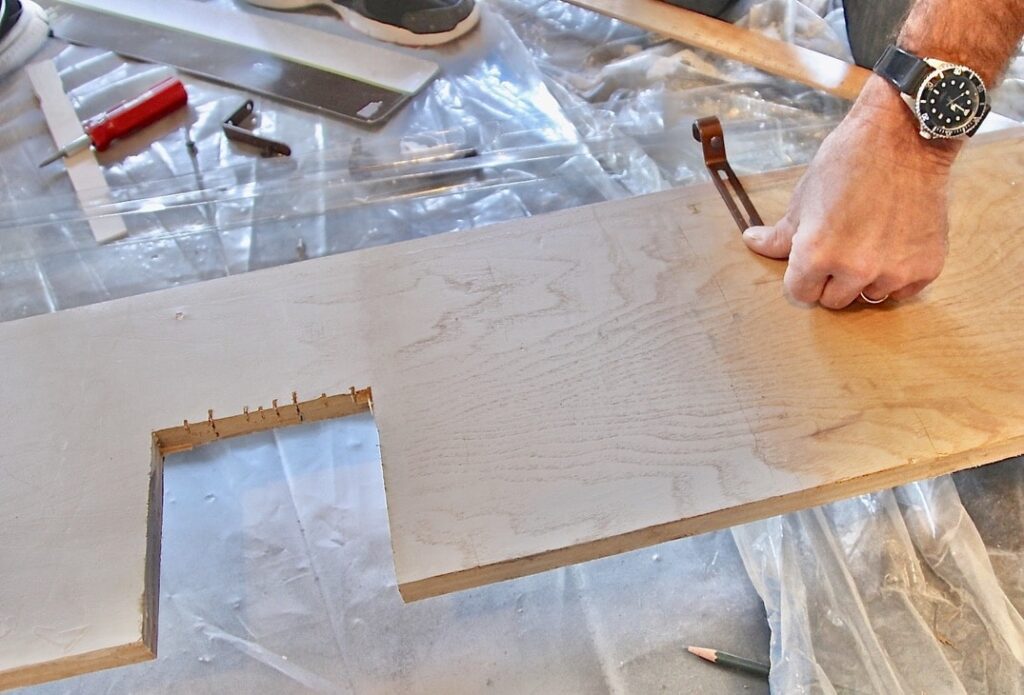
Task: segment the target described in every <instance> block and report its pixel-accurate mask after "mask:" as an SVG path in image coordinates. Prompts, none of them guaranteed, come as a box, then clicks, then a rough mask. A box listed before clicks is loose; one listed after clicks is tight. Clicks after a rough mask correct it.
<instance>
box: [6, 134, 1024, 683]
mask: <svg viewBox="0 0 1024 695" xmlns="http://www.w3.org/2000/svg"><path fill="white" fill-rule="evenodd" d="M964 160H965V161H964V162H963V163H962V164H961V165H960V172H959V175H958V177H957V185H956V194H957V198H956V204H955V205H954V209H953V210H954V212H953V215H954V234H953V239H952V242H953V252H952V255H951V259H950V263H949V265H948V267H947V270H946V272H945V273H944V275H943V276H942V278H941V279H940V281H939V282H938V283H937V284H936V285H935V287H934V288H933V289H932V290H930V291H929V293H928V294H927V295H926V297H925V299H924V300H923V301H920V302H911V303H907V304H904V305H902V306H899V307H895V306H890V307H885V308H883V309H881V310H877V309H873V310H861V311H848V312H841V313H830V312H826V311H810V310H803V309H798V308H795V307H792V306H790V305H789V304H788V303H786V301H785V300H784V299H783V298H782V295H781V291H780V279H781V276H782V268H783V266H782V264H781V263H778V262H773V261H768V260H764V259H760V258H757V257H755V256H753V255H751V254H750V253H749V252H747V251H746V249H745V248H744V247H743V246H742V243H741V241H740V239H739V238H738V235H737V233H736V230H735V228H734V226H733V222H732V220H731V218H730V217H729V215H728V213H727V212H726V210H725V208H724V206H723V205H722V203H721V201H719V200H718V199H717V197H716V194H715V192H714V191H713V189H711V188H710V187H695V188H690V189H682V190H675V191H668V192H665V193H660V194H656V195H653V196H647V197H644V198H638V199H633V200H627V201H615V202H609V203H604V204H601V205H597V206H591V207H586V208H580V209H576V210H570V211H565V212H561V213H556V214H552V215H545V216H541V217H537V218H532V219H527V220H520V221H515V222H511V223H506V224H502V225H497V226H494V227H491V228H488V229H486V230H481V231H476V232H463V233H457V234H450V235H444V236H439V237H430V238H426V239H421V240H416V241H411V242H406V243H402V244H396V245H393V246H387V247H381V248H375V249H368V250H365V251H360V252H356V253H351V254H345V255H340V256H334V257H330V258H323V259H318V260H313V261H307V262H304V263H300V264H295V265H289V266H284V267H280V268H274V269H270V270H264V271H259V272H255V273H250V274H247V275H242V276H236V277H231V278H225V279H223V280H214V281H210V282H207V283H203V284H200V285H193V286H189V287H184V288H179V289H174V290H167V291H163V292H158V293H153V294H149V295H142V296H137V297H131V298H127V299H123V300H118V301H114V302H109V303H105V304H99V305H93V306H88V307H82V308H79V309H74V310H70V311H65V312H60V313H57V314H51V315H46V316H39V317H34V318H29V319H24V320H20V321H15V322H12V323H8V324H3V325H0V360H2V363H3V364H4V371H3V376H2V377H0V397H2V399H3V402H4V403H5V404H7V406H8V408H7V413H6V414H5V417H4V418H3V419H2V420H0V441H2V442H3V444H4V446H3V449H2V450H0V628H2V629H0V687H10V686H13V685H18V684H25V683H31V682H37V681H40V680H46V679H51V678H58V677H62V676H65V675H68V674H70V673H75V672H79V671H85V670H91V669H95V668H102V667H104V666H112V665H118V664H121V663H125V662H128V661H134V660H137V659H141V658H146V657H147V656H148V655H150V654H151V652H152V650H153V648H154V646H155V636H156V631H155V622H156V597H157V580H158V573H157V571H156V570H157V562H158V559H159V523H160V507H161V505H160V500H161V495H160V489H161V488H160V479H161V470H162V469H161V465H162V453H163V452H165V451H166V452H170V451H176V450H181V449H182V448H187V447H189V446H194V445H198V444H202V443H203V442H205V441H209V440H211V439H216V438H219V437H225V436H233V435H235V434H240V433H243V432H246V431H255V430H258V429H263V428H266V427H268V426H274V425H277V424H280V425H287V424H292V423H295V422H299V421H303V420H311V419H323V418H326V417H334V416H341V415H345V414H348V413H351V412H357V411H359V410H362V409H365V408H367V407H370V406H371V404H372V407H373V411H374V415H375V417H376V421H377V425H378V428H379V430H380V439H381V448H382V458H383V468H384V481H385V487H386V490H387V494H388V509H389V515H390V523H391V529H392V543H393V547H394V551H395V566H396V574H397V580H398V583H399V588H400V590H401V592H402V594H403V596H404V597H405V598H407V599H414V598H422V597H425V596H430V595H434V594H438V593H442V592H445V591H451V590H454V589H458V588H463V587H468V586H476V585H479V584H482V583H486V582H489V581H496V580H500V579H506V578H509V577H514V576H519V575H522V574H527V573H530V572H535V571H540V570H543V569H548V568H551V567H555V566H558V565H562V564H566V563H569V562H577V561H580V560H586V559H590V558H594V557H599V556H602V555H607V554H610V553H615V552H620V551H624V550H629V549H633V548H636V547H640V546H642V545H645V544H649V543H654V542H658V541H661V540H666V539H669V538H675V537H679V536H681V535H685V534H688V533H695V532H698V531H703V530H707V529H711V528H718V527H722V526H726V525H729V524H732V523H736V522H738V521H744V520H747V519H751V518H755V517H758V516H765V515H771V514H777V513H780V512H784V511H787V510H791V509H796V508H799V507H805V506H809V505H813V504H818V503H820V502H824V501H827V500H831V499H836V498H839V497H843V496H846V495H850V494H854V493H858V492H863V491H865V490H869V489H877V488H882V487H886V486H890V485H894V484H897V483H902V482H906V481H908V480H913V479H916V478H920V477H925V476H929V475H936V474H939V473H942V472H946V471H949V470H954V469H957V468H963V467H967V466H971V465H978V464H982V463H987V462H991V461H994V460H999V459H1002V458H1006V457H1009V456H1011V455H1014V454H1018V453H1021V451H1024V398H1022V397H1021V394H1022V393H1024V375H1022V369H1021V367H1020V365H1021V364H1022V363H1024V340H1021V338H1022V337H1024V335H1022V328H1021V326H1022V325H1024V286H1022V284H1021V283H1020V282H1019V277H1018V276H1019V273H1020V268H1021V267H1022V264H1024V248H1022V246H1021V245H1020V244H1018V243H1016V241H1017V239H1018V237H1019V236H1020V232H1021V231H1022V228H1021V222H1020V220H1022V219H1024V214H1022V213H1024V209H1022V207H1024V202H1022V198H1021V196H1020V193H1019V191H1020V185H1021V182H1022V181H1024V141H1021V140H1020V139H1017V140H1013V141H1005V140H1004V141H1002V142H998V143H996V144H993V145H987V146H981V147H975V148H972V149H971V150H969V151H968V153H967V154H966V156H965V158H964ZM796 175H797V172H790V173H785V174H779V175H769V176H765V177H760V178H757V179H751V180H749V181H748V186H749V188H750V189H751V190H752V194H753V196H754V198H755V200H756V201H757V202H758V203H759V205H760V207H761V208H762V213H763V214H764V215H765V216H766V217H768V218H769V219H770V218H772V217H774V216H776V215H778V214H779V213H780V211H781V210H782V209H783V207H784V204H785V201H786V199H787V198H788V194H789V191H790V189H791V186H792V184H793V182H794V180H795V176H796ZM100 348H102V349H100ZM352 386H355V387H357V389H356V390H354V391H351V390H350V387H352ZM366 386H370V387H372V389H373V390H372V394H371V393H370V391H368V390H363V387H366ZM293 394H294V395H293ZM321 394H326V396H321ZM274 399H277V403H276V404H275V403H274ZM246 404H248V405H249V406H250V407H249V408H248V412H246V411H244V410H243V406H245V405H246ZM257 406H262V410H260V409H259V408H258V407H257ZM211 411H212V412H211ZM184 418H189V420H190V422H189V424H188V425H187V426H186V425H185V424H183V422H182V420H183V419H184ZM151 461H152V464H151ZM151 467H152V475H151ZM151 495H152V500H151V499H150V496H151Z"/></svg>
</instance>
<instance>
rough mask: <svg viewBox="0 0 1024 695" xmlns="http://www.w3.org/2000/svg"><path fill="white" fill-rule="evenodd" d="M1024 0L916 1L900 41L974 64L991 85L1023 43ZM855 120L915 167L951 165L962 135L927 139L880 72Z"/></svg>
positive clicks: (940, 56)
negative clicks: (952, 137)
mask: <svg viewBox="0 0 1024 695" xmlns="http://www.w3.org/2000/svg"><path fill="white" fill-rule="evenodd" d="M1022 34H1024V0H917V2H915V3H914V6H913V7H912V8H911V10H910V13H909V15H908V16H907V19H906V22H905V23H904V25H903V29H902V31H901V32H900V34H899V38H898V39H897V44H898V45H899V46H900V47H901V48H903V49H905V50H908V51H910V52H912V53H914V54H916V55H919V56H922V57H932V58H938V59H940V60H944V61H946V62H950V63H960V64H963V65H967V66H969V67H971V68H973V69H974V70H975V71H976V72H977V73H978V74H979V75H980V76H981V78H982V79H983V80H984V81H985V84H986V85H988V86H989V87H993V86H995V84H996V83H997V81H998V77H999V75H1000V73H1002V71H1003V70H1004V69H1005V67H1006V64H1007V63H1008V62H1009V59H1010V57H1011V56H1012V55H1013V54H1014V52H1015V51H1016V49H1017V46H1018V45H1019V44H1020V40H1021V36H1022ZM851 117H852V118H853V120H857V119H863V120H865V121H866V122H870V123H871V124H872V127H873V129H874V130H875V132H876V133H877V135H878V139H879V140H880V141H881V142H880V144H883V145H888V146H889V147H891V148H893V149H894V150H896V151H897V152H898V153H899V158H900V162H901V163H902V164H904V165H906V166H911V167H928V168H932V169H935V168H939V169H948V168H949V166H951V165H952V163H953V160H954V159H955V158H956V155H957V153H958V152H959V151H960V148H961V147H962V146H963V140H961V139H954V140H924V139H923V138H921V137H919V136H918V135H917V130H918V123H917V119H916V117H915V116H914V115H913V114H912V113H911V111H910V109H908V108H906V106H905V105H904V104H903V102H902V100H901V99H900V97H899V94H898V93H897V91H896V90H895V89H893V88H892V86H891V85H889V83H888V82H886V81H885V80H884V79H882V78H881V77H878V76H877V75H875V76H872V77H871V78H870V79H869V80H868V82H867V84H866V85H865V87H864V90H863V92H862V93H861V96H860V98H858V100H857V102H856V103H855V105H854V107H853V109H852V111H851Z"/></svg>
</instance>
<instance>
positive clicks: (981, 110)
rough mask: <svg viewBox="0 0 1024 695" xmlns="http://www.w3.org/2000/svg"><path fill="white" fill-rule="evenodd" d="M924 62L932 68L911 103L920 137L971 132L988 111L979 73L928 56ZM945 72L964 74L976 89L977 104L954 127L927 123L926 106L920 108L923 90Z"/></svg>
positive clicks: (949, 136) (947, 135) (945, 137)
mask: <svg viewBox="0 0 1024 695" xmlns="http://www.w3.org/2000/svg"><path fill="white" fill-rule="evenodd" d="M925 62H926V63H928V64H929V65H930V66H931V67H932V68H933V69H932V71H931V72H930V73H928V74H927V75H926V76H925V78H924V79H923V80H921V85H920V86H919V87H918V88H917V95H916V96H915V98H914V104H913V108H914V114H915V115H916V116H917V120H918V122H920V124H921V137H923V138H929V139H940V140H952V139H954V138H959V137H963V136H966V135H971V134H973V133H974V131H975V130H976V129H977V127H978V125H979V124H980V123H981V121H982V120H983V119H984V118H985V116H986V115H987V113H988V90H987V88H986V87H985V80H983V79H982V78H981V75H979V74H978V73H977V72H975V71H974V70H972V69H971V68H969V67H967V66H966V65H958V64H956V63H945V62H942V61H939V60H934V59H929V58H925ZM946 73H952V74H954V75H958V76H962V75H966V76H967V78H968V79H969V80H971V82H973V83H974V86H975V87H976V88H977V90H978V104H977V105H976V107H975V109H974V113H973V114H972V115H971V117H970V118H968V119H967V120H966V121H965V122H964V123H962V124H961V125H958V126H956V127H955V128H945V127H938V128H936V127H933V126H932V125H931V124H930V123H929V120H930V118H929V116H928V114H927V111H926V110H925V108H927V107H925V108H922V104H921V102H922V96H923V94H924V90H925V89H927V88H928V86H929V85H931V84H932V83H933V82H935V81H936V80H938V79H940V78H941V77H942V76H943V75H944V74H946Z"/></svg>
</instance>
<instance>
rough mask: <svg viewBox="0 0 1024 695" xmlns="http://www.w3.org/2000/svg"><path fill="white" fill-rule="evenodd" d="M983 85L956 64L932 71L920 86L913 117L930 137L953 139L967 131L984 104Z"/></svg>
mask: <svg viewBox="0 0 1024 695" xmlns="http://www.w3.org/2000/svg"><path fill="white" fill-rule="evenodd" d="M987 99H988V97H987V95H986V93H985V83H984V82H982V81H981V78H980V77H978V75H977V73H975V72H974V71H973V70H971V69H970V68H967V67H963V66H960V65H957V66H951V67H947V68H942V69H940V70H935V71H934V72H933V73H932V74H931V75H929V76H928V78H927V79H926V80H925V81H924V83H923V84H922V85H921V89H920V91H919V92H918V96H917V115H918V117H919V118H920V120H921V125H922V127H923V128H924V130H926V131H927V132H929V133H930V134H931V135H932V136H934V137H940V138H955V137H957V136H960V135H964V134H965V133H967V132H969V131H970V130H971V129H972V128H973V127H974V126H975V125H976V124H977V122H978V120H980V119H981V118H982V117H983V116H984V115H985V111H986V108H987V105H988V102H987Z"/></svg>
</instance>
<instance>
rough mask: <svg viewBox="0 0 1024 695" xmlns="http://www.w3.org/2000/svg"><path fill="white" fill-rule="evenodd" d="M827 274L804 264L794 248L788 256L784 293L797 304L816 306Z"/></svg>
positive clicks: (826, 279)
mask: <svg viewBox="0 0 1024 695" xmlns="http://www.w3.org/2000/svg"><path fill="white" fill-rule="evenodd" d="M828 277H829V276H828V273H827V272H826V271H825V270H824V269H821V268H817V267H815V266H814V265H810V264H805V263H804V262H803V259H802V256H801V255H800V254H799V253H798V251H797V249H796V248H794V249H793V252H792V253H790V256H789V265H787V266H786V275H785V277H784V278H783V279H782V284H783V285H784V286H785V288H786V293H787V294H788V295H789V296H790V298H792V299H793V300H795V301H797V302H801V303H803V304H816V303H817V302H818V300H819V299H821V293H822V292H823V291H824V290H825V283H826V282H828Z"/></svg>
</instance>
